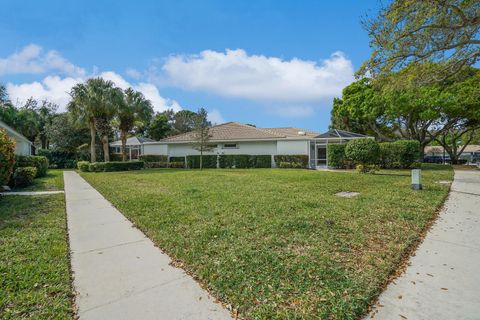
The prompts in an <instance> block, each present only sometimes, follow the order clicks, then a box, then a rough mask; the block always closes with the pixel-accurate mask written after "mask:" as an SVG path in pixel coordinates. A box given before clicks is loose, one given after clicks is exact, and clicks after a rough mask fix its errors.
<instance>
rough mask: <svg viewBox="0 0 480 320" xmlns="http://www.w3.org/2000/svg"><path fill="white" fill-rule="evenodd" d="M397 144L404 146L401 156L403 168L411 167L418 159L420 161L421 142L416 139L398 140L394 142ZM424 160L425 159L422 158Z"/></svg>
mask: <svg viewBox="0 0 480 320" xmlns="http://www.w3.org/2000/svg"><path fill="white" fill-rule="evenodd" d="M394 143H395V144H396V145H397V146H402V148H404V150H403V151H404V152H403V153H402V155H401V157H400V163H401V165H402V168H410V167H411V166H413V165H414V164H415V163H416V162H417V161H420V159H419V158H420V143H419V142H418V141H416V140H398V141H395V142H394ZM421 160H423V159H421Z"/></svg>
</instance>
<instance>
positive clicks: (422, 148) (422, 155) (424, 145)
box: [418, 142, 428, 162]
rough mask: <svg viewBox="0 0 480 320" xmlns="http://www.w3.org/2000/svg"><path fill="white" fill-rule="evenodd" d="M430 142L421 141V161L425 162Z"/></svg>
mask: <svg viewBox="0 0 480 320" xmlns="http://www.w3.org/2000/svg"><path fill="white" fill-rule="evenodd" d="M427 144H428V142H420V152H419V158H420V159H418V161H419V162H423V160H424V159H425V147H426V146H427Z"/></svg>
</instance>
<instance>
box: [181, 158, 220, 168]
mask: <svg viewBox="0 0 480 320" xmlns="http://www.w3.org/2000/svg"><path fill="white" fill-rule="evenodd" d="M187 166H188V168H191V169H194V168H200V156H199V155H196V156H187ZM202 167H203V168H216V167H217V155H204V156H203V159H202Z"/></svg>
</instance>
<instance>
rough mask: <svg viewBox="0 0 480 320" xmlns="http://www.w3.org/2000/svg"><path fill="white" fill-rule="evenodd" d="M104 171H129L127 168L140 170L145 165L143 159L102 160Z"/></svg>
mask: <svg viewBox="0 0 480 320" xmlns="http://www.w3.org/2000/svg"><path fill="white" fill-rule="evenodd" d="M104 164H105V171H106V172H110V171H129V170H141V169H143V168H144V167H145V162H143V161H126V162H123V161H110V162H104Z"/></svg>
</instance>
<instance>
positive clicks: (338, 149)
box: [327, 144, 348, 169]
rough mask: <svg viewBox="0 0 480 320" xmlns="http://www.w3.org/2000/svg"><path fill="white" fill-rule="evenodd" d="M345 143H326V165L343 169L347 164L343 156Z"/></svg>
mask: <svg viewBox="0 0 480 320" xmlns="http://www.w3.org/2000/svg"><path fill="white" fill-rule="evenodd" d="M345 147H346V144H328V145H327V157H328V159H327V161H328V166H329V167H332V168H336V169H345V168H347V166H348V160H347V158H346V156H345Z"/></svg>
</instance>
